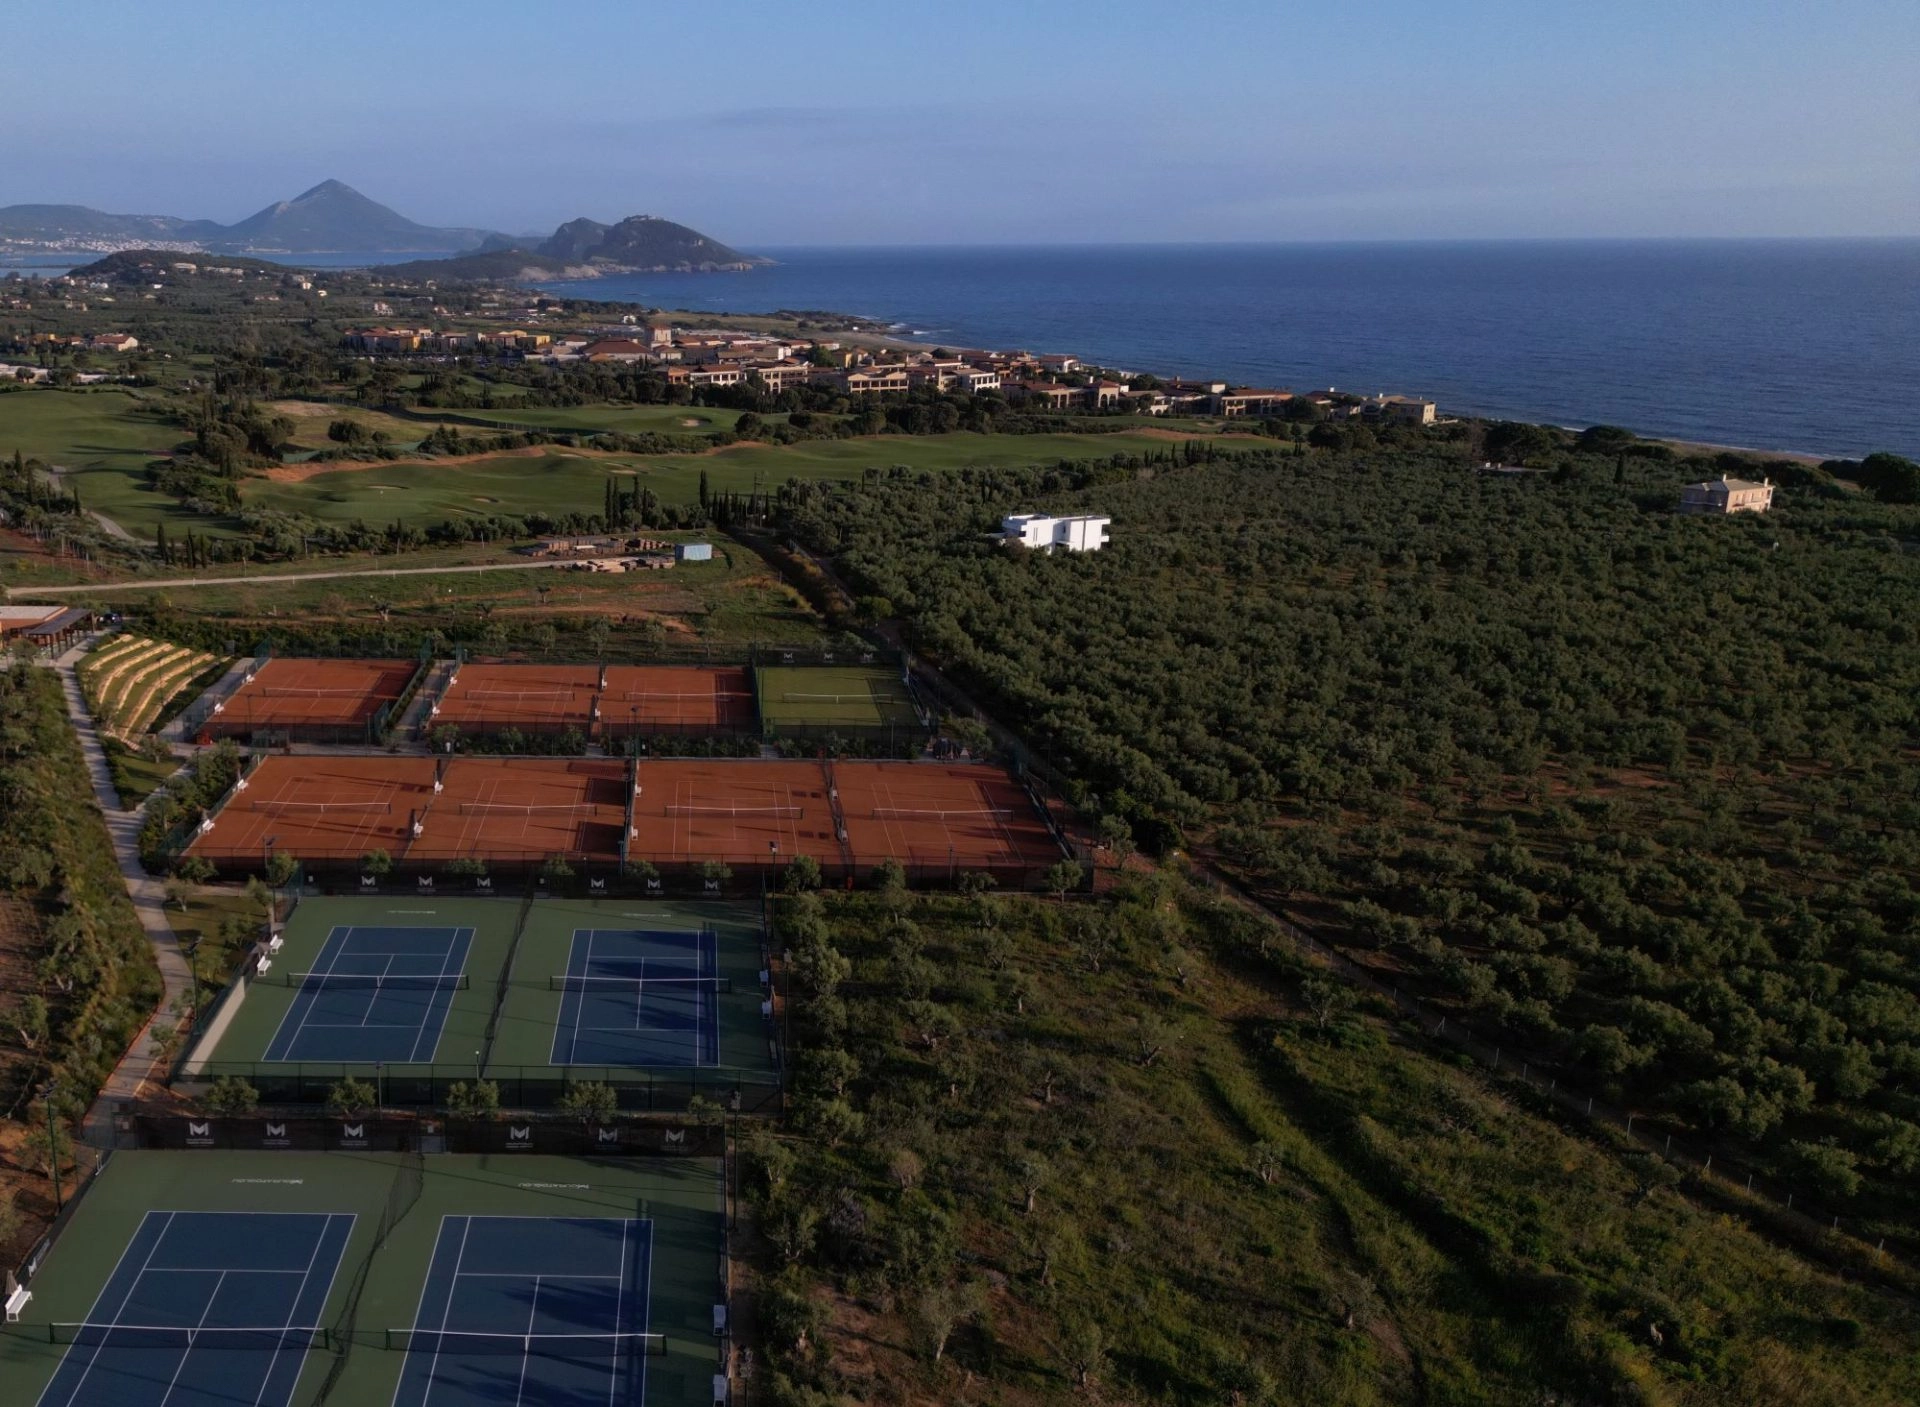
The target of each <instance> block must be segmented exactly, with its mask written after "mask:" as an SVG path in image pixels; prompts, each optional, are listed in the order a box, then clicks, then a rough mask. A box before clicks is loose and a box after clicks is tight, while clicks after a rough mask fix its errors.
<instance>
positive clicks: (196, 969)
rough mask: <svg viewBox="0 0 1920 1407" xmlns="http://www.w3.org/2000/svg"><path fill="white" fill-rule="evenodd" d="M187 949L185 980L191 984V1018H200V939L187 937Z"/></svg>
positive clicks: (196, 1019)
mask: <svg viewBox="0 0 1920 1407" xmlns="http://www.w3.org/2000/svg"><path fill="white" fill-rule="evenodd" d="M185 946H186V950H187V981H188V982H189V983H190V984H192V992H193V1019H194V1020H195V1021H198V1020H199V1019H200V940H199V939H198V938H189V939H188V940H187V942H186V944H185Z"/></svg>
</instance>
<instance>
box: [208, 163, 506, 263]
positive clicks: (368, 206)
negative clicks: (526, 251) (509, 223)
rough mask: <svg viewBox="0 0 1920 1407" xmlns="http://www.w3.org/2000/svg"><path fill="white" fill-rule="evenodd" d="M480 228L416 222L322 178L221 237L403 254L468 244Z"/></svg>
mask: <svg viewBox="0 0 1920 1407" xmlns="http://www.w3.org/2000/svg"><path fill="white" fill-rule="evenodd" d="M486 237H487V231H485V230H466V229H448V230H442V229H434V228H432V227H431V226H428V225H417V224H415V223H414V222H413V221H412V220H409V219H408V218H407V217H406V216H404V215H402V214H400V213H398V212H397V211H394V210H390V209H388V208H387V207H386V206H384V205H382V204H380V203H379V202H378V201H376V200H369V199H367V197H365V196H364V195H362V194H360V192H359V191H357V190H355V189H354V188H353V187H352V186H349V185H346V184H344V183H342V182H340V181H322V182H321V183H320V184H319V185H317V186H315V187H314V188H313V189H312V190H310V191H305V192H303V193H301V194H300V195H297V196H295V197H294V198H293V199H292V200H282V201H279V202H277V203H276V204H273V205H269V206H268V207H267V208H266V209H265V210H262V211H259V212H258V213H256V214H253V215H249V216H248V217H247V218H246V219H244V220H242V221H241V222H240V223H239V224H237V225H229V226H227V229H226V232H225V234H224V235H223V236H222V237H221V242H222V243H223V244H225V245H227V246H230V247H232V248H236V249H258V250H269V249H271V250H280V249H284V250H288V251H291V252H315V251H320V250H354V251H356V252H357V251H361V250H364V251H366V252H367V253H370V254H372V253H379V254H404V253H410V252H412V251H414V250H420V251H423V252H424V251H429V250H441V249H471V248H473V247H474V246H475V245H477V244H479V243H480V242H481V241H482V240H484V239H485V238H486Z"/></svg>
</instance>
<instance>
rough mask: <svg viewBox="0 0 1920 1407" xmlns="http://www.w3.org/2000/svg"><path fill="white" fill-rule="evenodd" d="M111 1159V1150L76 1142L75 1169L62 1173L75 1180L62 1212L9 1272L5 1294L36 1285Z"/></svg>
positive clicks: (67, 1190)
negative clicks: (50, 1254) (53, 1252)
mask: <svg viewBox="0 0 1920 1407" xmlns="http://www.w3.org/2000/svg"><path fill="white" fill-rule="evenodd" d="M112 1157H113V1150H112V1149H111V1148H94V1147H92V1146H90V1145H88V1144H85V1143H81V1142H79V1141H78V1140H76V1141H75V1142H74V1145H73V1166H72V1167H71V1168H68V1169H65V1170H63V1171H62V1173H61V1176H62V1177H63V1178H67V1177H71V1178H72V1179H73V1180H72V1182H71V1183H69V1184H68V1185H67V1188H66V1193H65V1197H64V1200H63V1201H62V1202H61V1204H60V1210H59V1211H58V1212H57V1213H56V1214H55V1216H54V1218H53V1221H52V1222H51V1223H50V1224H49V1225H48V1227H47V1229H46V1231H45V1232H44V1233H42V1235H41V1236H40V1238H39V1239H38V1240H36V1241H35V1242H34V1243H33V1246H32V1247H31V1248H30V1249H29V1250H28V1251H27V1254H26V1258H25V1259H24V1260H22V1261H21V1262H20V1264H19V1265H18V1266H16V1267H14V1268H13V1269H11V1270H8V1271H7V1273H6V1285H5V1290H6V1294H8V1295H11V1294H12V1293H13V1292H14V1290H15V1289H16V1288H18V1287H19V1286H22V1285H31V1284H32V1283H33V1277H34V1276H35V1275H37V1274H39V1273H40V1267H41V1266H42V1265H44V1264H45V1263H46V1259H47V1254H48V1252H50V1251H51V1250H52V1249H53V1248H54V1245H55V1243H56V1242H58V1241H59V1239H60V1235H61V1233H62V1232H64V1231H65V1230H66V1229H67V1227H68V1226H69V1225H71V1224H72V1222H73V1218H74V1216H75V1215H76V1213H78V1211H79V1209H80V1207H81V1204H82V1203H84V1202H85V1200H86V1196H87V1192H88V1190H89V1189H90V1188H91V1187H92V1186H93V1184H94V1183H95V1181H97V1180H98V1178H99V1176H100V1174H101V1172H102V1171H103V1170H105V1168H106V1166H107V1163H108V1161H109V1160H110V1159H111V1158H112Z"/></svg>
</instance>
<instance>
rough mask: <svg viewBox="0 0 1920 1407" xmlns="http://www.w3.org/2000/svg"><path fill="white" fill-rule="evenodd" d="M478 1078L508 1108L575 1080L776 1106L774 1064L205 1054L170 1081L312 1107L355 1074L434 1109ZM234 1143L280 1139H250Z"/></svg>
mask: <svg viewBox="0 0 1920 1407" xmlns="http://www.w3.org/2000/svg"><path fill="white" fill-rule="evenodd" d="M476 1078H481V1079H486V1080H489V1081H491V1082H492V1083H494V1084H496V1085H498V1086H499V1089H500V1103H501V1106H502V1107H503V1108H508V1109H532V1110H549V1109H555V1108H557V1107H558V1106H559V1104H560V1101H561V1099H562V1098H564V1097H565V1095H566V1093H567V1091H568V1090H570V1089H572V1088H573V1087H574V1086H576V1085H580V1084H604V1085H607V1086H610V1087H611V1088H612V1090H613V1091H614V1095H615V1097H616V1099H617V1101H618V1104H617V1107H618V1108H620V1109H621V1110H624V1111H626V1112H629V1113H635V1114H677V1113H684V1112H685V1111H686V1110H687V1109H688V1108H689V1107H690V1106H691V1105H692V1102H693V1101H694V1100H695V1099H701V1100H704V1101H706V1102H707V1103H709V1104H712V1105H717V1106H718V1107H719V1108H720V1109H722V1110H724V1111H725V1112H727V1113H730V1114H777V1113H779V1112H780V1109H781V1085H780V1080H781V1077H780V1072H779V1071H778V1070H775V1071H773V1072H771V1073H769V1074H767V1075H766V1076H764V1077H763V1078H758V1079H755V1078H750V1077H742V1076H740V1075H738V1074H736V1073H732V1072H729V1071H726V1070H663V1071H658V1072H655V1071H649V1070H636V1069H632V1068H630V1067H626V1066H591V1067H589V1066H555V1065H505V1066H501V1065H494V1066H484V1067H483V1073H479V1074H476V1071H475V1070H474V1067H473V1066H472V1065H471V1064H467V1065H464V1066H461V1065H444V1064H443V1065H384V1066H375V1065H373V1064H372V1063H346V1064H326V1063H317V1062H294V1061H247V1060H208V1061H205V1062H202V1063H200V1064H198V1065H197V1066H196V1068H195V1069H194V1071H193V1073H192V1074H191V1075H184V1074H183V1075H180V1076H176V1077H175V1078H174V1079H173V1080H172V1081H171V1083H170V1088H171V1090H172V1092H173V1093H175V1094H178V1095H181V1096H183V1097H185V1098H188V1099H196V1098H199V1097H202V1096H204V1095H205V1094H206V1093H207V1092H208V1091H209V1090H210V1089H211V1087H212V1085H213V1083H214V1082H215V1081H216V1080H221V1079H236V1080H244V1081H246V1082H247V1083H248V1084H250V1085H252V1086H253V1088H254V1089H255V1090H256V1091H257V1092H258V1093H259V1096H260V1103H261V1104H262V1105H265V1106H268V1107H285V1108H288V1109H298V1108H300V1107H302V1106H305V1108H306V1109H307V1110H308V1111H310V1110H311V1109H312V1107H313V1106H314V1105H318V1104H325V1103H326V1102H327V1100H328V1098H329V1096H330V1095H331V1094H332V1092H333V1089H334V1086H336V1085H338V1084H340V1083H341V1082H342V1081H344V1080H348V1079H353V1080H358V1081H360V1082H361V1083H363V1084H367V1085H373V1086H375V1087H376V1088H378V1090H379V1091H380V1095H379V1106H380V1107H381V1108H395V1109H439V1108H444V1107H446V1104H447V1099H448V1093H449V1091H451V1090H452V1088H453V1087H454V1086H455V1085H460V1084H464V1085H471V1084H472V1083H474V1081H475V1079H476ZM217 1122H224V1121H217ZM255 1123H258V1120H255ZM160 1146H167V1145H160ZM235 1146H239V1147H248V1148H261V1147H274V1146H279V1145H275V1144H271V1143H263V1142H259V1141H255V1142H250V1143H245V1144H240V1145H235ZM331 1146H338V1145H331Z"/></svg>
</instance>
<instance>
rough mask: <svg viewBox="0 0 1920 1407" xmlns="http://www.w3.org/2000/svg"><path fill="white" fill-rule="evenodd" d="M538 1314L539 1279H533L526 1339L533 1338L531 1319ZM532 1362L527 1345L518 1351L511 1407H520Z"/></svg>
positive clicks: (530, 1352)
mask: <svg viewBox="0 0 1920 1407" xmlns="http://www.w3.org/2000/svg"><path fill="white" fill-rule="evenodd" d="M539 1312H540V1277H539V1276H538V1275H536V1276H534V1277H533V1297H532V1298H531V1299H529V1300H528V1301H527V1337H528V1338H532V1337H533V1317H534V1315H536V1314H538V1313H539ZM531 1362H533V1348H532V1346H531V1345H528V1346H527V1347H526V1348H523V1349H521V1350H520V1383H519V1385H518V1386H517V1387H515V1388H514V1390H513V1407H520V1398H521V1397H522V1396H523V1395H524V1394H525V1393H526V1390H527V1365H528V1364H529V1363H531Z"/></svg>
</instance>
